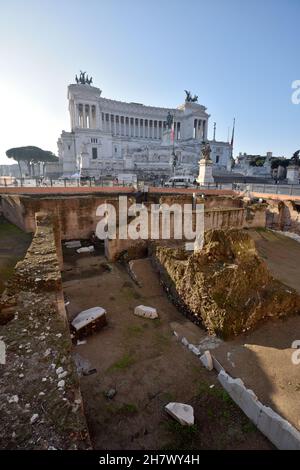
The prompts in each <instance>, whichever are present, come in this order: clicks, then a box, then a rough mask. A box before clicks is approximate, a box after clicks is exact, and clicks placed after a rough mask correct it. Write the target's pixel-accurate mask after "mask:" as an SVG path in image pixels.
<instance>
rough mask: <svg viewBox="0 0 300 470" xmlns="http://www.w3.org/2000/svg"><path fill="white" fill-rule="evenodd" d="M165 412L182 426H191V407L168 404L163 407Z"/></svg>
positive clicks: (192, 417)
mask: <svg viewBox="0 0 300 470" xmlns="http://www.w3.org/2000/svg"><path fill="white" fill-rule="evenodd" d="M165 410H166V412H167V413H168V414H169V415H170V416H172V418H174V419H176V421H178V422H179V423H180V424H182V426H193V424H194V409H193V407H192V406H191V405H186V404H184V403H176V402H170V403H168V404H167V405H166V406H165Z"/></svg>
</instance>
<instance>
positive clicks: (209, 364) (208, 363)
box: [200, 351, 214, 370]
mask: <svg viewBox="0 0 300 470" xmlns="http://www.w3.org/2000/svg"><path fill="white" fill-rule="evenodd" d="M200 361H201V362H202V364H203V365H204V367H206V369H208V370H213V368H214V364H213V360H212V357H211V354H210V352H209V351H205V353H204V354H202V356H200Z"/></svg>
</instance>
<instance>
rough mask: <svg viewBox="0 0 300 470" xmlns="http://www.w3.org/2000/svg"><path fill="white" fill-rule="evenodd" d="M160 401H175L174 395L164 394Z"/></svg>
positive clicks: (170, 393)
mask: <svg viewBox="0 0 300 470" xmlns="http://www.w3.org/2000/svg"><path fill="white" fill-rule="evenodd" d="M162 399H163V401H166V402H168V403H169V402H170V401H176V398H175V395H174V393H172V392H164V393H163V394H162Z"/></svg>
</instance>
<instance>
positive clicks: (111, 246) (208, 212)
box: [104, 200, 266, 261]
mask: <svg viewBox="0 0 300 470" xmlns="http://www.w3.org/2000/svg"><path fill="white" fill-rule="evenodd" d="M177 201H178V200H177ZM171 202H172V200H171ZM169 203H170V201H169ZM185 203H186V202H185ZM195 223H196V217H195V212H193V229H195ZM182 224H183V219H182ZM175 225H176V218H175V216H174V214H173V213H171V214H170V238H169V240H171V241H172V240H174V239H175ZM265 226H266V206H265V205H264V204H257V205H249V206H248V207H245V208H243V207H241V208H238V207H236V208H227V209H226V208H225V209H218V208H215V209H211V208H209V209H205V211H204V231H208V230H215V229H229V228H238V229H242V228H253V227H255V228H257V227H258V228H264V227H265ZM148 229H149V233H150V234H151V216H150V208H149V214H148ZM182 234H183V235H184V230H183V226H182ZM159 239H160V240H163V239H164V238H163V236H162V224H161V219H160V238H159ZM184 240H185V238H184V237H183V241H184ZM148 241H151V237H150V238H149V240H148ZM189 241H190V240H189ZM136 243H137V241H136V240H130V239H127V240H120V239H119V238H118V237H117V238H116V239H114V240H108V239H106V240H105V243H104V245H105V255H106V257H107V258H108V260H109V261H114V260H116V259H117V258H118V256H119V255H120V253H121V252H122V251H124V250H127V249H128V248H129V247H131V246H134V245H135V244H136Z"/></svg>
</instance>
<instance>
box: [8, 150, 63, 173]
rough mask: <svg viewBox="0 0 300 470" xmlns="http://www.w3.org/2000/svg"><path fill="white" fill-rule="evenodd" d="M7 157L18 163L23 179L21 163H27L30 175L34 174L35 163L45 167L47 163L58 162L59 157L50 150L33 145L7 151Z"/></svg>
mask: <svg viewBox="0 0 300 470" xmlns="http://www.w3.org/2000/svg"><path fill="white" fill-rule="evenodd" d="M6 156H7V157H8V158H12V159H13V160H15V161H16V162H18V165H19V169H20V174H21V177H22V171H21V166H20V162H24V163H26V165H27V168H28V173H29V175H31V174H32V169H33V165H34V164H35V163H43V164H44V166H45V165H46V163H50V162H53V163H54V162H58V157H56V155H54V153H53V152H51V151H50V150H43V149H41V148H39V147H34V146H31V145H29V146H27V147H16V148H11V149H8V150H7V151H6Z"/></svg>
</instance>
